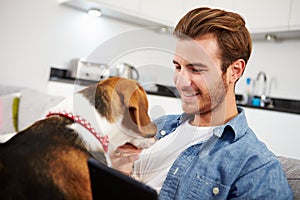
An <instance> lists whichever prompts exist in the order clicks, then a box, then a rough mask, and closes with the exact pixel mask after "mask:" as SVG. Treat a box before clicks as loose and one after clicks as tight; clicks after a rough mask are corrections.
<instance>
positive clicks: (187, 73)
mask: <svg viewBox="0 0 300 200" xmlns="http://www.w3.org/2000/svg"><path fill="white" fill-rule="evenodd" d="M219 55H220V54H219V47H218V44H217V41H216V40H215V38H214V37H212V36H210V35H207V36H205V37H202V38H201V39H197V40H178V42H177V44H176V49H175V56H174V60H173V63H174V66H175V73H174V82H175V85H176V87H177V89H178V91H179V93H180V96H181V100H182V108H183V110H184V111H185V112H186V113H189V114H205V113H209V112H211V111H212V110H214V109H215V108H217V107H218V106H219V105H221V104H222V103H223V102H224V97H225V94H226V88H227V86H226V82H225V80H223V79H225V77H226V76H225V75H223V74H222V70H221V60H220V58H219ZM223 77H224V78H223Z"/></svg>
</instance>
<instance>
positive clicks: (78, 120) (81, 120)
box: [46, 111, 109, 152]
mask: <svg viewBox="0 0 300 200" xmlns="http://www.w3.org/2000/svg"><path fill="white" fill-rule="evenodd" d="M51 115H60V116H64V117H66V118H68V119H71V120H73V121H74V122H76V123H78V124H80V125H81V126H83V127H84V128H86V129H87V130H89V131H90V132H91V133H92V134H93V135H94V136H95V137H96V138H97V140H99V142H100V143H101V144H102V147H103V149H104V151H105V152H107V150H108V143H109V141H108V136H107V135H105V136H101V135H100V133H98V132H96V131H95V129H94V128H93V127H92V126H91V124H90V123H89V122H88V121H87V120H85V119H84V118H82V117H80V116H79V115H73V114H72V113H67V112H52V111H50V112H49V113H48V114H47V115H46V117H49V116H51Z"/></svg>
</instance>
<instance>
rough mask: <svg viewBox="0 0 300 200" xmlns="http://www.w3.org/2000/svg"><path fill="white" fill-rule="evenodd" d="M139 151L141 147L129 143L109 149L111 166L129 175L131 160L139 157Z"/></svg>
mask: <svg viewBox="0 0 300 200" xmlns="http://www.w3.org/2000/svg"><path fill="white" fill-rule="evenodd" d="M141 151H142V150H141V149H137V148H136V147H134V146H132V145H130V144H124V145H122V146H119V147H118V148H116V149H115V150H111V151H110V152H109V156H110V160H111V167H112V168H114V169H117V170H119V171H121V172H122V173H124V174H126V175H130V173H131V171H132V165H133V162H134V161H136V160H138V159H139V154H140V153H141Z"/></svg>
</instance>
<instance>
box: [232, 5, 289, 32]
mask: <svg viewBox="0 0 300 200" xmlns="http://www.w3.org/2000/svg"><path fill="white" fill-rule="evenodd" d="M290 6H291V0H263V1H261V0H252V1H249V0H236V11H237V12H239V13H240V14H241V15H242V16H244V17H245V19H246V26H247V27H248V28H249V30H250V32H251V33H261V32H273V31H286V30H288V23H289V15H290Z"/></svg>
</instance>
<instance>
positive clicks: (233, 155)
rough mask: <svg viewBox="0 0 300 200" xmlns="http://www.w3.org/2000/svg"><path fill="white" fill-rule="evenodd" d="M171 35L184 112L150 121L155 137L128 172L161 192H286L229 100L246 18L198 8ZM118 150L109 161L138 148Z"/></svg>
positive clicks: (173, 195)
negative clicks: (154, 141) (155, 130)
mask: <svg viewBox="0 0 300 200" xmlns="http://www.w3.org/2000/svg"><path fill="white" fill-rule="evenodd" d="M174 35H175V36H176V37H177V38H178V41H177V45H176V49H175V56H174V60H173V63H174V68H175V73H174V82H175V85H176V88H177V89H178V92H179V94H180V96H181V100H182V108H183V110H184V113H183V114H182V115H178V116H177V115H167V116H163V117H161V118H159V119H157V120H155V122H156V124H157V126H158V130H159V132H158V135H157V137H158V139H159V140H158V141H157V142H156V143H155V144H154V145H153V146H152V147H150V148H149V149H147V150H145V151H143V152H142V153H141V154H140V158H139V160H137V161H136V162H135V163H134V169H133V175H134V176H135V177H137V179H139V180H141V181H142V182H145V183H146V184H149V185H150V186H152V187H154V188H156V189H157V191H158V192H159V197H160V199H213V198H216V199H276V200H277V199H285V200H286V199H293V194H292V191H291V189H290V187H289V185H288V183H287V180H286V178H285V175H284V173H283V171H282V168H281V165H280V163H279V162H278V160H277V159H276V157H275V155H274V154H273V153H272V152H270V151H269V150H268V149H267V147H266V146H265V145H264V144H263V143H262V142H261V141H259V140H258V139H257V137H256V136H255V134H254V132H253V131H252V130H251V129H250V128H249V127H248V125H247V120H246V116H245V112H244V110H243V109H242V108H238V107H237V106H236V100H235V84H236V82H237V81H238V80H239V78H240V77H241V76H242V74H243V72H244V70H245V66H246V64H247V61H248V59H249V57H250V54H251V50H252V43H251V38H250V34H249V32H248V30H247V28H246V27H245V21H244V20H243V19H242V18H241V17H240V15H238V14H236V13H232V12H226V11H223V10H219V9H210V8H197V9H194V10H192V11H190V12H188V13H187V14H186V15H185V16H184V17H183V18H182V19H181V20H180V21H179V23H178V24H177V26H176V28H175V31H174ZM118 151H121V152H123V154H124V157H123V158H122V157H120V158H119V160H118V159H116V160H115V161H114V162H113V163H114V164H116V163H118V162H120V161H121V160H122V159H123V161H124V160H125V157H126V156H127V161H128V160H131V161H132V160H135V158H137V157H135V155H136V153H139V152H138V151H137V152H134V151H131V152H132V153H133V154H130V150H128V149H127V150H126V148H123V149H122V148H119V149H118ZM118 155H119V153H118ZM128 166H131V162H128V165H127V167H128ZM120 169H121V167H120ZM123 170H124V168H123Z"/></svg>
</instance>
